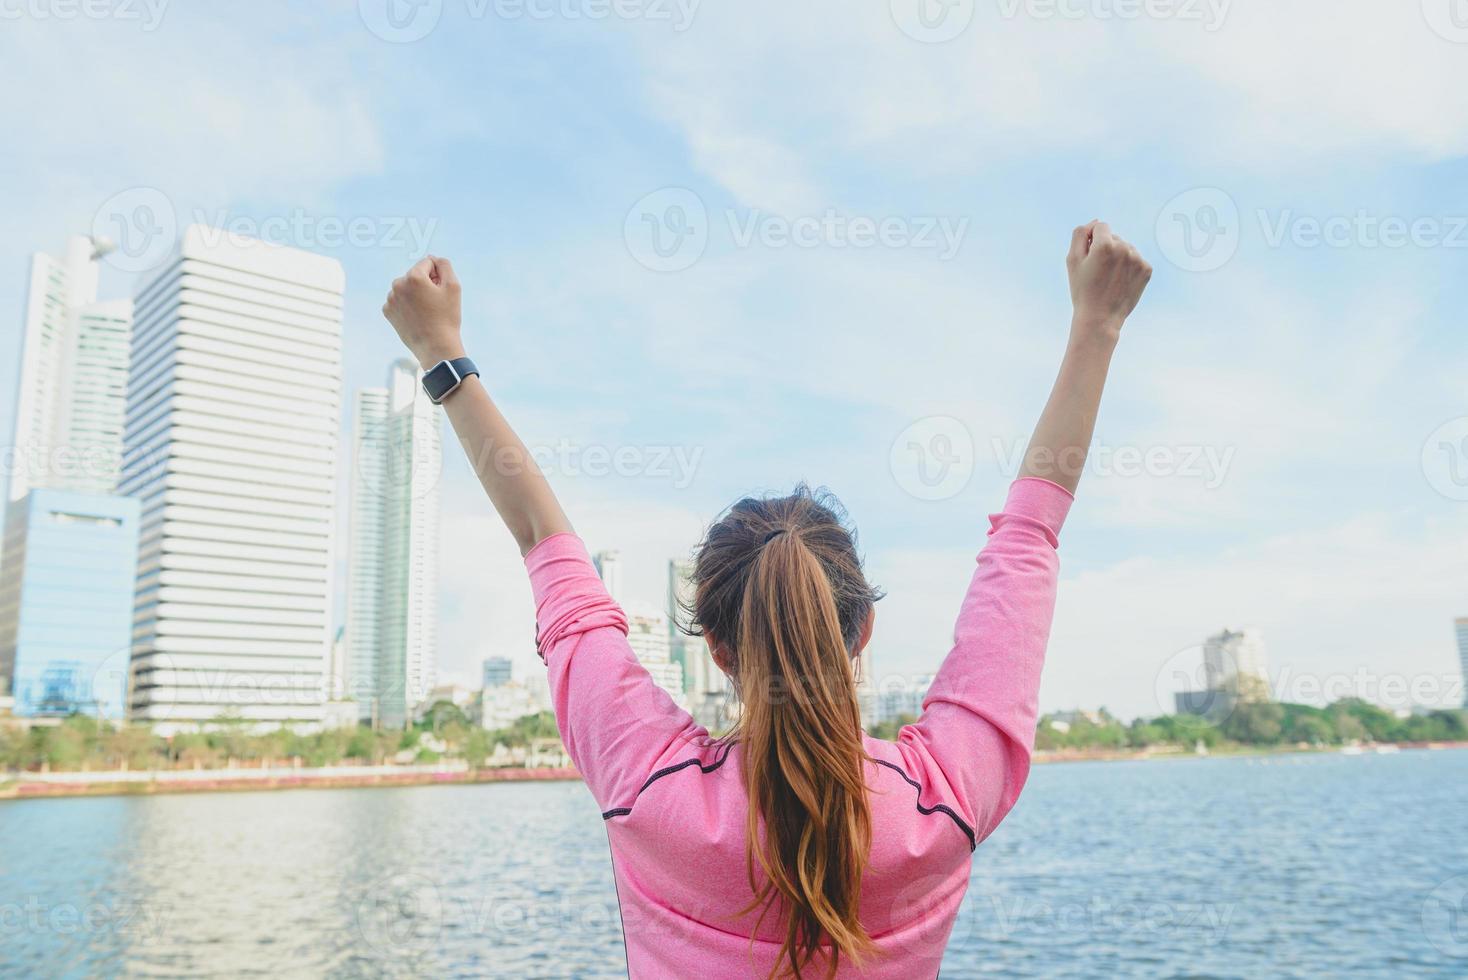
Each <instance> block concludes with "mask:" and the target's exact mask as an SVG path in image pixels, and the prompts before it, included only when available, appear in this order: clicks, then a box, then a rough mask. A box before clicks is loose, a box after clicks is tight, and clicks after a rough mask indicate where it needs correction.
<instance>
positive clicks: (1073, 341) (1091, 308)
mask: <svg viewBox="0 0 1468 980" xmlns="http://www.w3.org/2000/svg"><path fill="white" fill-rule="evenodd" d="M1065 266H1066V270H1067V272H1068V273H1069V275H1070V297H1071V305H1072V307H1073V308H1074V312H1073V314H1072V316H1071V321H1070V339H1069V341H1068V342H1067V344H1066V348H1065V358H1064V360H1062V361H1061V362H1060V374H1059V376H1058V377H1056V379H1055V387H1054V388H1053V389H1051V391H1050V400H1049V401H1048V402H1046V403H1045V410H1044V412H1042V413H1041V414H1040V421H1039V422H1038V423H1037V424H1036V425H1035V431H1034V433H1033V434H1032V435H1031V436H1030V446H1029V449H1028V450H1027V451H1026V452H1025V459H1024V465H1023V467H1022V469H1021V471H1020V476H1038V477H1041V478H1042V479H1046V480H1049V481H1051V482H1052V483H1055V484H1058V485H1059V486H1061V487H1063V488H1064V489H1065V490H1067V491H1068V492H1070V493H1072V494H1073V493H1075V491H1076V485H1077V484H1078V483H1079V482H1080V479H1081V471H1082V470H1083V469H1085V465H1086V452H1087V450H1088V448H1089V447H1090V445H1091V435H1092V433H1093V432H1094V431H1095V428H1096V412H1097V410H1098V409H1099V408H1100V405H1101V390H1102V388H1104V387H1105V385H1106V372H1107V371H1108V370H1109V369H1110V367H1111V354H1112V351H1114V350H1115V349H1116V342H1117V340H1118V339H1119V338H1120V337H1121V325H1122V324H1123V323H1124V322H1125V321H1126V318H1127V317H1128V316H1130V315H1131V312H1132V310H1133V309H1135V308H1136V306H1137V301H1138V300H1140V299H1141V298H1142V290H1143V289H1145V288H1146V287H1147V281H1148V280H1149V279H1151V278H1152V267H1151V266H1150V265H1148V264H1147V262H1146V261H1145V260H1144V259H1143V258H1142V257H1141V255H1139V254H1138V253H1137V249H1136V247H1135V246H1133V245H1130V244H1128V243H1127V242H1125V241H1123V240H1122V239H1120V238H1118V237H1117V236H1116V235H1114V234H1112V231H1111V228H1110V227H1109V226H1108V225H1107V224H1106V223H1105V222H1104V221H1092V222H1091V223H1090V224H1086V225H1082V226H1081V227H1079V228H1077V229H1076V230H1075V231H1074V232H1073V233H1072V234H1071V239H1070V252H1069V254H1067V255H1066V257H1065Z"/></svg>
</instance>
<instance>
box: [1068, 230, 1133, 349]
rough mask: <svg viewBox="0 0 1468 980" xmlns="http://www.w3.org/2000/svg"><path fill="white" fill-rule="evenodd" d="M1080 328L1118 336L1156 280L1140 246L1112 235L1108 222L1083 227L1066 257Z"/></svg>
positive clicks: (1073, 301)
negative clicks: (1150, 281) (1150, 284)
mask: <svg viewBox="0 0 1468 980" xmlns="http://www.w3.org/2000/svg"><path fill="white" fill-rule="evenodd" d="M1065 267H1066V270H1067V271H1068V272H1069V274H1070V300H1071V304H1072V305H1073V306H1074V307H1075V322H1076V326H1077V328H1078V329H1079V328H1084V329H1087V330H1097V331H1100V332H1101V333H1103V334H1107V335H1111V336H1115V335H1116V334H1117V333H1118V332H1119V331H1120V330H1121V325H1122V322H1123V321H1124V320H1126V318H1127V317H1128V316H1130V315H1131V312H1132V310H1134V309H1136V306H1137V301H1138V300H1140V299H1141V298H1142V290H1144V289H1146V288H1147V281H1148V280H1149V279H1151V278H1152V267H1151V266H1150V265H1148V264H1147V260H1146V259H1144V258H1142V256H1141V255H1140V254H1138V252H1137V249H1136V246H1134V245H1131V244H1129V243H1127V242H1126V241H1123V240H1122V239H1121V238H1118V237H1117V236H1116V235H1114V234H1112V232H1111V228H1110V226H1109V225H1107V224H1106V222H1104V221H1092V222H1091V223H1090V224H1086V225H1081V227H1079V228H1077V229H1076V230H1075V232H1074V233H1073V234H1072V235H1071V239H1070V254H1069V255H1067V256H1066V257H1065Z"/></svg>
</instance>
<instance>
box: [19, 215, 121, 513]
mask: <svg viewBox="0 0 1468 980" xmlns="http://www.w3.org/2000/svg"><path fill="white" fill-rule="evenodd" d="M106 248H107V246H106V245H105V244H102V245H99V244H97V243H95V242H93V241H92V239H90V238H83V237H79V236H78V237H73V238H71V239H70V240H69V241H68V242H67V244H66V252H65V254H63V255H61V256H53V255H47V254H45V253H43V252H37V253H36V254H35V255H33V256H32V257H31V278H30V288H29V291H28V294H27V296H26V310H25V324H24V334H23V338H22V342H21V355H20V376H19V378H18V379H17V382H16V389H15V439H14V442H13V444H12V446H11V449H10V453H11V458H10V460H8V462H9V464H10V489H9V493H8V496H7V498H6V499H7V500H19V499H20V498H21V497H24V496H25V495H26V494H27V493H28V492H29V491H30V490H31V488H32V487H44V488H47V489H52V490H76V491H80V492H82V493H101V494H110V493H112V491H113V489H114V488H115V487H116V485H117V477H118V469H119V463H120V460H121V458H122V422H123V413H124V405H125V402H126V398H127V370H128V338H129V335H130V333H131V331H132V303H131V301H129V300H126V299H120V300H111V301H106V302H98V301H97V261H96V260H97V258H98V257H100V256H101V255H102V254H104V253H105V251H106Z"/></svg>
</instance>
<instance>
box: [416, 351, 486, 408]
mask: <svg viewBox="0 0 1468 980" xmlns="http://www.w3.org/2000/svg"><path fill="white" fill-rule="evenodd" d="M471 374H473V375H477V374H479V369H478V368H477V367H475V366H474V362H473V361H471V360H469V358H467V357H456V358H454V359H453V360H452V361H439V362H438V363H437V364H435V365H434V366H433V367H431V368H429V369H428V370H427V371H424V372H423V390H424V392H426V393H427V395H428V400H429V401H431V402H433V404H435V405H440V404H442V403H443V400H444V399H445V398H447V397H448V396H449V393H450V392H452V391H453V390H454V389H455V388H457V387H459V385H460V384H462V383H463V381H464V379H465V378H467V377H469V376H470V375H471Z"/></svg>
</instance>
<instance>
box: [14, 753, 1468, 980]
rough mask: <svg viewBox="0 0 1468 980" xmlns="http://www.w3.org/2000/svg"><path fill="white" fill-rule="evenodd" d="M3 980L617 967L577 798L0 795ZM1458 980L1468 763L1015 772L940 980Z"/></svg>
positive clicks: (606, 971)
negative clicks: (1162, 979)
mask: <svg viewBox="0 0 1468 980" xmlns="http://www.w3.org/2000/svg"><path fill="white" fill-rule="evenodd" d="M0 972H3V973H4V975H6V976H77V977H81V976H97V975H102V976H114V975H124V976H160V977H197V976H231V977H233V976H268V977H272V978H283V977H297V976H330V977H358V976H389V977H418V976H422V977H451V976H466V977H467V976H517V977H518V976H546V977H561V976H576V977H604V976H605V977H614V976H623V975H625V963H624V959H623V955H622V940H621V926H620V922H619V919H618V915H617V904H616V896H615V892H614V890H613V886H612V879H611V869H610V865H609V862H608V856H607V840H606V834H605V831H604V829H603V827H602V821H601V818H600V816H599V815H598V813H597V808H596V806H595V805H594V804H593V802H592V801H591V799H590V797H589V796H588V794H587V793H586V790H585V788H584V787H583V786H581V784H579V783H547V784H532V783H515V784H491V785H468V786H444V787H433V786H424V787H413V788H400V789H399V788H392V789H359V790H297V791H286V792H237V793H217V794H197V795H174V796H166V795H164V796H146V797H108V798H75V799H53V800H22V801H13V802H4V803H0ZM988 974H993V975H1003V976H1034V977H1094V976H1137V977H1159V976H1189V977H1245V976H1247V977H1255V976H1266V975H1267V976H1288V977H1308V978H1312V980H1317V978H1320V977H1326V976H1341V975H1345V974H1351V975H1355V976H1371V977H1405V976H1465V975H1468V751H1461V750H1460V751H1441V752H1420V751H1419V752H1403V753H1401V754H1398V755H1382V756H1378V755H1365V756H1357V757H1346V756H1341V755H1336V754H1319V755H1312V754H1305V755H1284V756H1268V757H1258V758H1237V757H1234V758H1210V759H1183V760H1174V761H1148V762H1112V763H1067V764H1057V765H1048V766H1040V767H1037V768H1036V769H1035V771H1034V773H1033V774H1032V776H1031V778H1030V783H1029V786H1028V787H1027V788H1026V790H1025V794H1024V796H1023V798H1022V799H1021V800H1020V803H1019V806H1018V807H1017V808H1016V809H1015V811H1014V812H1013V813H1012V814H1011V815H1010V817H1009V819H1008V820H1007V821H1006V822H1005V823H1004V825H1003V826H1001V827H1000V829H999V830H998V831H997V832H996V833H995V834H994V835H993V836H992V837H991V838H990V839H989V840H988V841H986V842H985V843H984V844H982V845H981V846H980V848H979V850H978V852H977V853H976V854H975V860H974V871H973V882H972V885H971V886H970V891H969V895H968V898H967V899H966V901H965V903H964V906H963V910H962V912H961V914H960V918H959V922H958V925H957V927H956V929H955V931H954V935H953V938H952V940H951V942H950V943H949V948H948V953H947V956H946V958H945V961H944V968H943V975H944V976H955V977H963V976H976V975H988Z"/></svg>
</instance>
